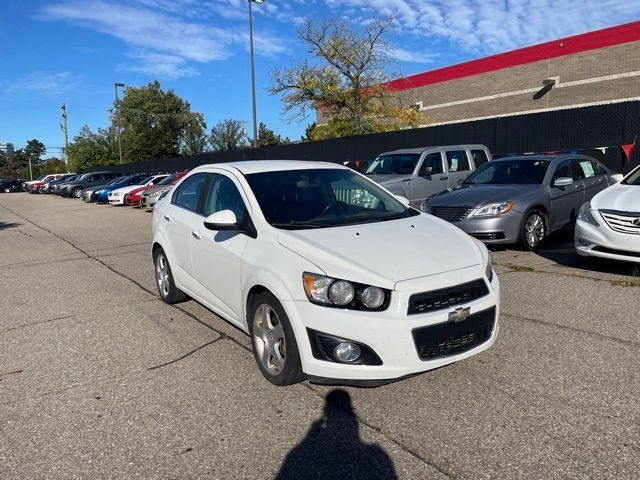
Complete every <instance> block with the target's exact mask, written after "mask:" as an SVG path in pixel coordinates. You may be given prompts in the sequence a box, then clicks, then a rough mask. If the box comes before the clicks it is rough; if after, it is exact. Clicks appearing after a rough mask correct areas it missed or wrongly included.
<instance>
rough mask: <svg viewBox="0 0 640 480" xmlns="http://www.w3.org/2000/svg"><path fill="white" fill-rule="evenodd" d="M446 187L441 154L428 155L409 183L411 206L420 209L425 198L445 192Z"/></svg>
mask: <svg viewBox="0 0 640 480" xmlns="http://www.w3.org/2000/svg"><path fill="white" fill-rule="evenodd" d="M447 186H448V183H447V175H446V174H445V169H444V162H443V159H442V152H434V153H428V154H427V155H425V157H424V159H423V160H422V164H421V165H420V167H419V168H418V174H417V175H416V176H415V177H414V178H413V180H412V182H411V206H412V207H416V208H420V205H422V202H423V201H424V200H425V199H426V198H429V197H432V196H434V195H435V194H436V193H440V192H442V191H443V190H446V189H447Z"/></svg>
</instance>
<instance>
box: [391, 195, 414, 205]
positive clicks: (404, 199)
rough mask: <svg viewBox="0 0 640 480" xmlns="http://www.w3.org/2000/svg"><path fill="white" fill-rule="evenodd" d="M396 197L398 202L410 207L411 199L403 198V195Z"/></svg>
mask: <svg viewBox="0 0 640 480" xmlns="http://www.w3.org/2000/svg"><path fill="white" fill-rule="evenodd" d="M394 196H395V197H396V200H398V201H399V202H400V203H402V204H403V205H404V206H405V207H408V206H409V204H410V203H411V202H409V199H408V198H407V197H403V196H402V195H394Z"/></svg>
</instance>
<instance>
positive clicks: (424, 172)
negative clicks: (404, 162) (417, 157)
mask: <svg viewBox="0 0 640 480" xmlns="http://www.w3.org/2000/svg"><path fill="white" fill-rule="evenodd" d="M430 175H433V167H422V168H421V169H420V176H421V177H428V176H430Z"/></svg>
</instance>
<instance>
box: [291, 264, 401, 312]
mask: <svg viewBox="0 0 640 480" xmlns="http://www.w3.org/2000/svg"><path fill="white" fill-rule="evenodd" d="M302 284H303V287H304V292H305V294H306V295H307V298H308V299H309V301H310V302H311V303H315V304H317V305H324V306H327V307H343V308H349V309H352V310H384V309H385V308H386V307H387V304H388V300H389V298H390V292H388V291H385V290H383V289H382V288H379V287H374V286H370V285H363V284H360V283H354V282H348V281H347V280H339V279H336V278H331V277H325V276H324V275H316V274H313V273H307V272H305V273H303V274H302Z"/></svg>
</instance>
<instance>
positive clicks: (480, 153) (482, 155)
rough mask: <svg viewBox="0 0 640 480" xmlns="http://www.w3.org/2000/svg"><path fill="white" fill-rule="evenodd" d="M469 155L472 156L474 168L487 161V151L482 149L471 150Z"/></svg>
mask: <svg viewBox="0 0 640 480" xmlns="http://www.w3.org/2000/svg"><path fill="white" fill-rule="evenodd" d="M471 157H472V158H473V163H475V164H476V168H479V167H480V166H482V165H484V164H485V163H487V162H488V161H489V159H488V158H487V153H486V152H485V151H484V150H471Z"/></svg>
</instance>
